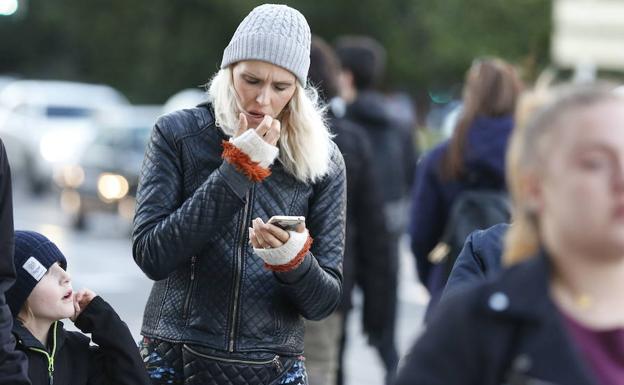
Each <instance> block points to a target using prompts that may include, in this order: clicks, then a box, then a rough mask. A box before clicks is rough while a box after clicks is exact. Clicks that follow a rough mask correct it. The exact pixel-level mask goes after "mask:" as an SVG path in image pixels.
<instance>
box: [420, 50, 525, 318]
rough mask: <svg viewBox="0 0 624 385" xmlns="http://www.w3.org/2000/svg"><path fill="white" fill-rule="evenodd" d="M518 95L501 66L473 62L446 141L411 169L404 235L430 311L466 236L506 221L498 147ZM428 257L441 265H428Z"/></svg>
mask: <svg viewBox="0 0 624 385" xmlns="http://www.w3.org/2000/svg"><path fill="white" fill-rule="evenodd" d="M521 90H522V82H521V80H520V78H519V75H518V73H517V71H516V70H515V69H514V67H513V66H512V65H510V64H509V63H506V62H505V61H503V60H501V59H498V58H487V59H481V60H475V61H474V62H473V64H472V66H471V67H470V69H469V70H468V72H467V74H466V83H465V85H464V92H463V109H462V112H461V116H460V118H459V120H458V122H457V125H456V127H455V130H454V131H453V134H452V136H451V138H450V139H449V140H447V141H445V142H443V143H441V144H440V145H438V146H437V147H435V148H434V149H433V150H431V151H430V152H429V153H427V154H426V155H424V157H423V158H422V160H421V161H420V163H419V164H418V166H417V170H416V180H415V182H414V189H413V195H412V208H411V223H410V229H409V231H410V235H411V247H412V252H413V254H414V257H415V258H416V265H417V269H418V277H419V278H420V281H421V282H422V283H423V285H425V287H426V288H427V289H428V290H429V292H430V294H431V302H430V306H429V308H430V309H432V308H433V306H434V304H435V303H436V302H437V300H438V299H439V296H440V295H441V293H442V291H443V289H444V285H445V284H446V280H447V277H448V274H449V273H450V271H451V267H452V264H453V262H454V258H455V257H456V256H457V254H459V251H460V250H461V247H462V246H463V243H464V240H465V238H466V236H467V235H468V234H470V232H472V231H473V230H476V229H477V228H487V227H489V226H492V225H494V224H496V223H498V222H504V221H505V220H507V219H508V203H507V198H506V193H505V150H506V148H507V141H508V138H509V135H510V134H511V131H512V129H513V126H514V122H513V114H514V109H515V105H516V100H517V98H518V95H519V94H520V92H521ZM441 241H443V242H444V243H443V244H440V245H438V244H439V243H440V242H441ZM430 258H431V259H434V260H435V259H436V258H437V262H440V261H445V259H446V261H445V263H438V264H436V265H434V264H433V263H432V261H431V259H430ZM430 309H429V311H428V312H427V314H430Z"/></svg>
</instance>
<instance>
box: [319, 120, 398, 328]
mask: <svg viewBox="0 0 624 385" xmlns="http://www.w3.org/2000/svg"><path fill="white" fill-rule="evenodd" d="M330 126H331V127H332V131H333V132H334V134H336V136H335V138H334V141H335V142H336V144H337V145H338V148H339V149H340V152H342V156H343V157H344V161H345V167H346V170H347V227H346V242H345V253H344V263H343V267H342V271H343V277H344V278H343V285H342V303H341V306H340V309H341V310H342V311H344V312H347V311H348V310H350V309H351V307H352V303H351V294H352V290H353V287H354V286H355V285H356V284H357V286H358V287H360V288H361V289H362V291H363V294H364V307H363V317H362V318H363V324H364V331H365V332H366V334H368V335H369V336H372V337H373V338H376V337H377V338H378V337H379V336H380V335H381V332H382V331H383V327H384V325H385V318H386V317H387V315H388V312H387V311H385V310H384V308H385V306H386V305H387V303H388V298H387V297H388V294H387V293H388V291H389V290H388V284H389V280H390V279H392V278H391V273H392V272H391V271H390V266H389V265H388V263H386V261H385V259H384V256H386V255H388V250H389V244H388V236H387V231H386V228H385V222H384V216H383V201H382V198H381V192H380V191H379V190H380V186H379V182H378V180H377V179H376V174H375V173H374V171H373V163H374V155H373V151H372V148H371V143H370V140H369V139H368V137H367V136H366V134H365V133H364V132H363V131H362V128H361V127H359V126H357V125H356V124H354V123H352V122H350V121H348V120H346V119H338V118H332V119H330Z"/></svg>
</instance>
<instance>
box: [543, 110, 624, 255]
mask: <svg viewBox="0 0 624 385" xmlns="http://www.w3.org/2000/svg"><path fill="white" fill-rule="evenodd" d="M547 135H550V136H549V139H548V140H547V145H546V146H545V150H544V149H542V156H543V162H542V165H543V166H542V170H541V171H538V172H539V174H540V176H539V177H538V179H539V182H537V188H536V202H534V203H536V207H537V209H538V215H539V221H540V227H541V228H540V231H541V233H542V239H544V242H545V243H546V246H547V247H548V248H549V249H551V250H553V249H555V250H561V249H562V247H561V246H562V245H564V247H563V250H574V251H575V252H578V253H581V254H589V255H597V256H601V257H618V258H619V257H624V103H623V102H621V101H614V100H612V101H603V102H600V103H599V104H596V105H593V106H590V107H586V108H580V109H578V110H576V111H574V112H571V113H569V114H568V116H566V117H564V118H563V119H561V121H560V122H559V123H558V124H557V127H554V128H553V131H552V133H551V134H547Z"/></svg>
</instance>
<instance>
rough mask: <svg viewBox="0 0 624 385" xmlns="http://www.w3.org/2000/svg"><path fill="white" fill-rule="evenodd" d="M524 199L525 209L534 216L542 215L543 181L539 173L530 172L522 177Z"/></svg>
mask: <svg viewBox="0 0 624 385" xmlns="http://www.w3.org/2000/svg"><path fill="white" fill-rule="evenodd" d="M521 189H522V197H523V200H524V204H525V209H526V210H527V211H528V212H529V213H531V214H532V215H536V214H540V213H541V212H542V210H543V207H544V199H543V193H542V179H541V178H540V175H539V173H537V172H530V173H527V174H525V175H524V176H523V177H522V184H521Z"/></svg>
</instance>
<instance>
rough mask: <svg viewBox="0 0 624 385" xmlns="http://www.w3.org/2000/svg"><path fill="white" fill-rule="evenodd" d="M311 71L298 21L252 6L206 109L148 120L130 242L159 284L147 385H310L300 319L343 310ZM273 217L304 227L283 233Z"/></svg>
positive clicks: (335, 204) (334, 171) (340, 206)
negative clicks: (151, 124) (296, 219)
mask: <svg viewBox="0 0 624 385" xmlns="http://www.w3.org/2000/svg"><path fill="white" fill-rule="evenodd" d="M309 63H310V29H309V27H308V24H307V22H306V20H305V18H304V17H303V15H301V14H300V13H299V12H298V11H296V10H294V9H292V8H289V7H287V6H284V5H262V6H259V7H257V8H255V9H254V10H253V11H252V12H251V13H250V14H249V15H248V16H247V17H246V18H245V19H244V20H243V21H242V22H241V24H240V25H239V26H238V29H237V30H236V32H235V33H234V36H233V37H232V40H231V42H230V44H229V45H228V47H227V48H226V49H225V51H224V55H223V60H222V63H221V70H220V71H219V72H218V73H217V74H216V75H215V76H214V78H213V79H212V81H211V82H210V87H209V96H210V102H209V103H208V104H207V105H203V106H199V107H198V108H195V109H191V110H184V111H178V112H175V113H172V114H169V115H165V116H164V117H162V118H160V119H159V121H158V122H157V123H156V126H155V128H154V131H153V133H152V137H151V140H150V144H149V146H148V148H147V152H146V155H145V160H144V163H143V169H142V173H141V180H140V186H139V190H138V195H137V211H136V216H135V223H134V234H133V252H134V258H135V260H136V262H137V264H138V265H139V266H140V267H141V269H143V271H144V272H145V273H146V274H147V275H148V276H149V277H150V278H152V279H154V280H155V281H156V282H155V283H154V287H153V289H152V292H151V294H150V297H149V299H148V302H147V305H146V310H145V314H144V320H143V328H142V331H141V333H142V335H143V336H144V337H145V338H144V339H143V341H142V344H141V345H142V346H141V350H142V354H143V356H144V357H145V360H146V363H147V365H148V369H149V371H150V375H151V377H152V381H153V383H154V384H160V383H179V384H181V383H184V384H194V383H202V384H204V383H211V384H212V383H214V384H221V383H225V384H237V383H246V384H260V383H262V384H265V383H271V384H282V383H283V384H305V383H306V379H305V377H306V375H305V368H304V365H303V357H302V354H303V334H304V327H303V318H306V319H314V320H318V319H321V318H324V317H326V316H327V315H329V314H330V313H331V312H332V311H333V310H334V308H335V307H336V305H337V304H338V302H339V300H340V291H341V281H342V274H341V268H340V266H341V263H342V254H343V247H344V226H345V172H344V162H343V159H342V156H341V155H340V152H339V151H338V149H337V147H336V146H335V145H334V144H333V142H331V140H330V134H329V130H328V128H327V126H326V125H325V123H324V121H323V118H322V114H321V111H320V109H319V107H318V106H317V105H316V103H315V97H314V95H315V92H313V90H312V89H306V88H305V85H306V78H307V72H308V67H309ZM274 215H296V216H305V217H306V223H305V226H301V228H299V229H298V231H284V230H282V229H280V228H278V227H276V226H273V225H271V224H268V223H267V221H268V219H269V218H270V217H272V216H274ZM303 227H305V228H303Z"/></svg>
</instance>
